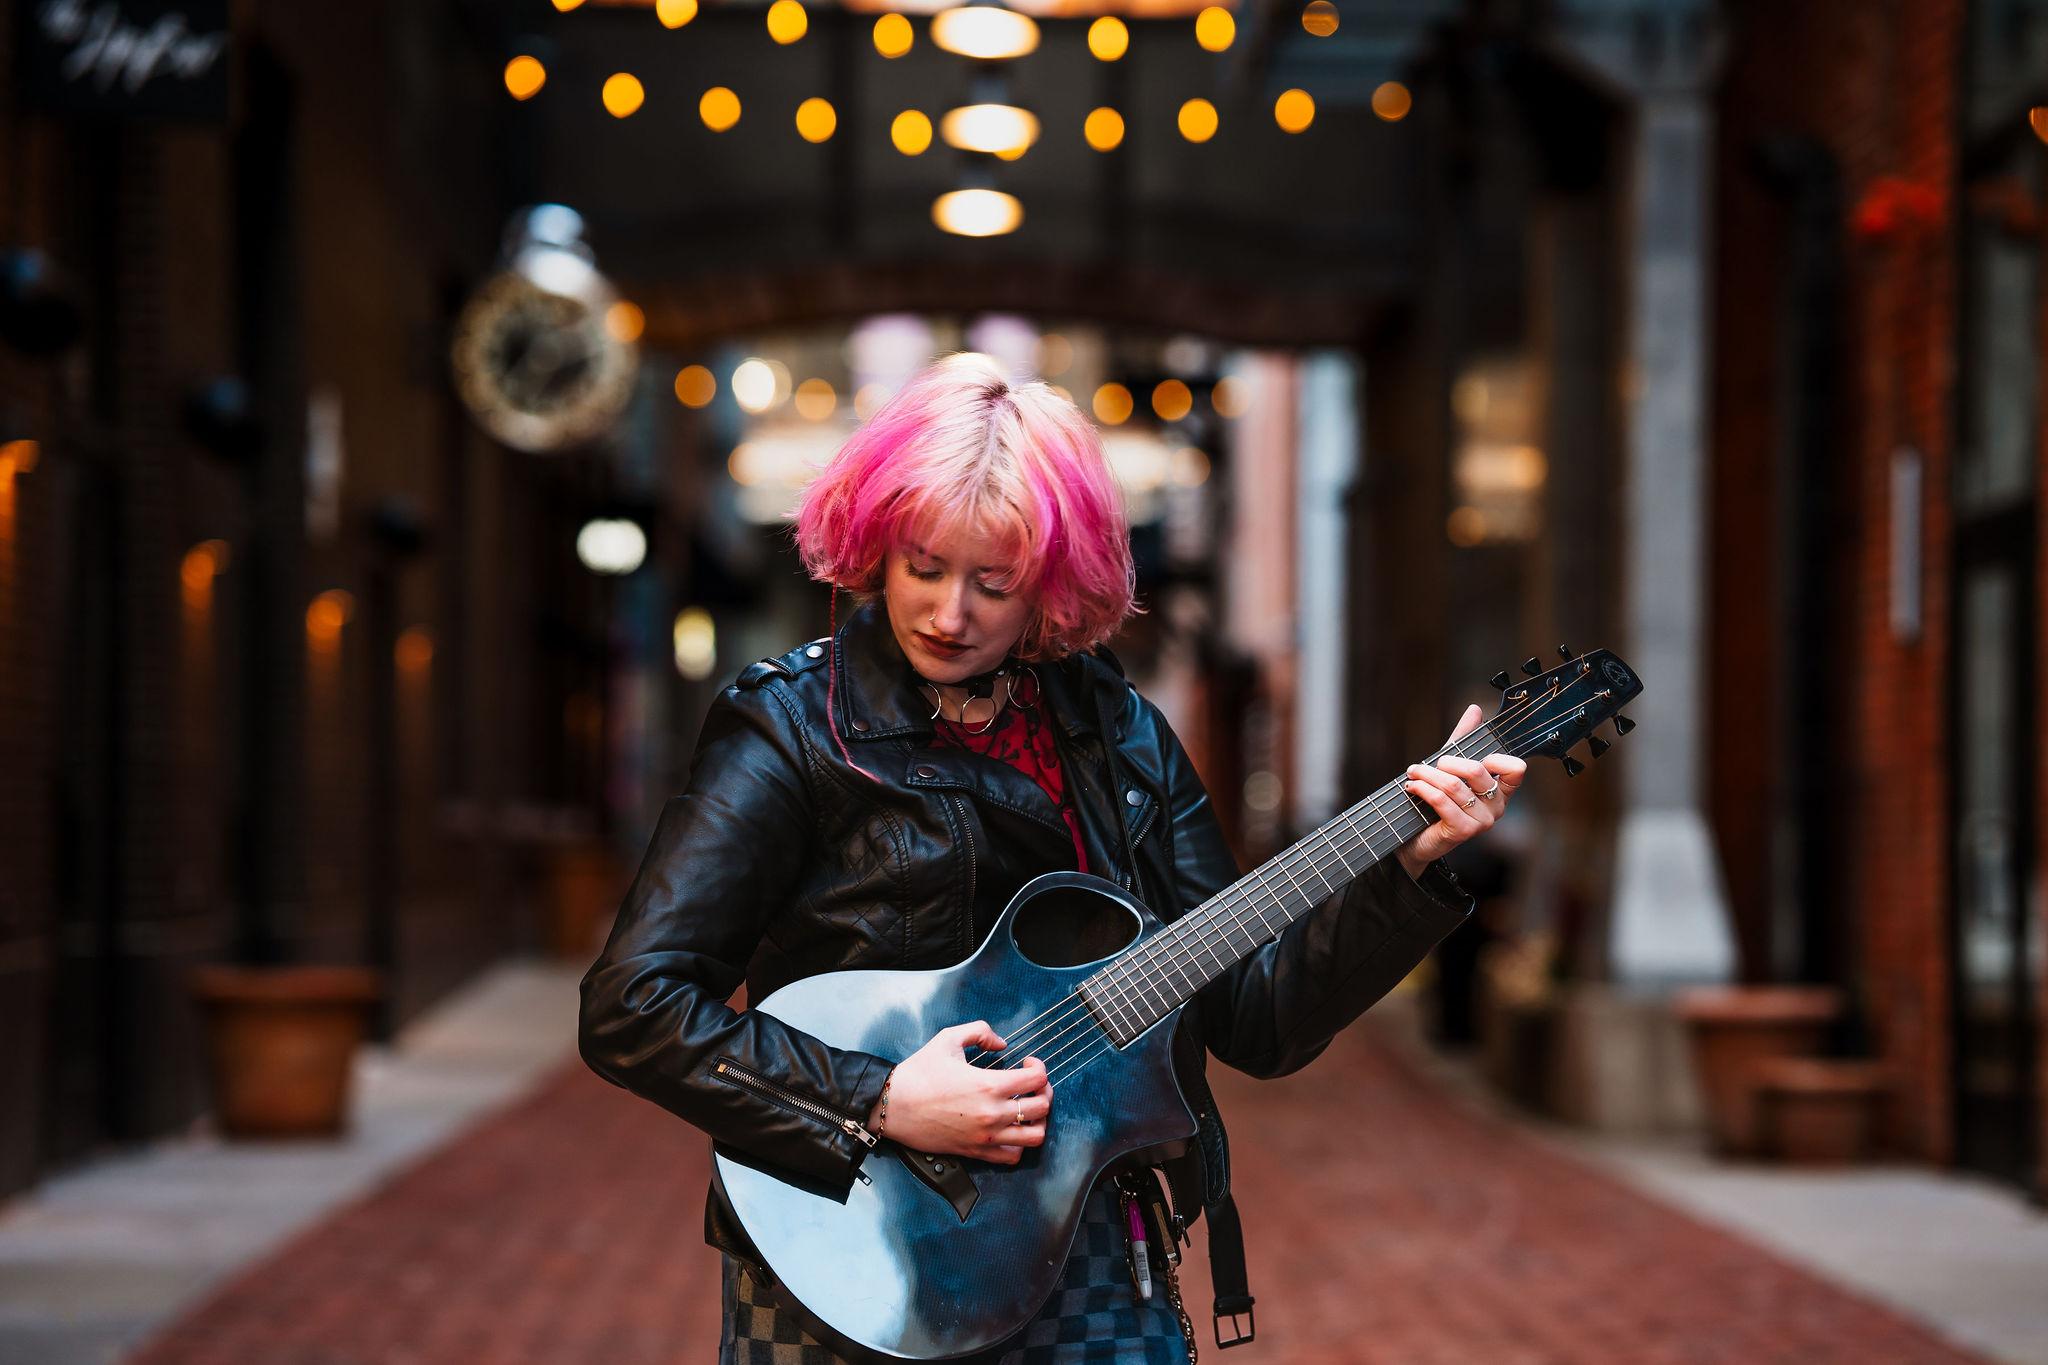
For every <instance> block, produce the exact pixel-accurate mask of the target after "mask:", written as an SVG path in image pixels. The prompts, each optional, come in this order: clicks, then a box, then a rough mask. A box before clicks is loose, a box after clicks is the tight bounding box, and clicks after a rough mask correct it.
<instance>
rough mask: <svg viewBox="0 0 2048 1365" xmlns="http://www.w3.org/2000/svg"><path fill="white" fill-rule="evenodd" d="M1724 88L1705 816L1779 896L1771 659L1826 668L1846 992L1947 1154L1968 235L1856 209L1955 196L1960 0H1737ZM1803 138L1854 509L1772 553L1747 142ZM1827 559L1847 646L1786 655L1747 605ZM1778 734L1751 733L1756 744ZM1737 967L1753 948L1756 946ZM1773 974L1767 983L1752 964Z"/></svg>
mask: <svg viewBox="0 0 2048 1365" xmlns="http://www.w3.org/2000/svg"><path fill="white" fill-rule="evenodd" d="M1729 13H1730V19H1731V30H1732V32H1733V33H1734V34H1735V35H1736V39H1735V46H1734V48H1733V50H1732V51H1731V60H1730V65H1729V70H1728V77H1727V81H1726V86H1725V89H1724V93H1723V98H1722V124H1723V136H1724V144H1723V154H1722V167H1721V176H1722V182H1721V193H1720V195H1719V200H1718V202H1719V220H1718V224H1717V226H1718V230H1719V236H1720V242H1719V244H1718V248H1717V260H1716V271H1717V294H1716V307H1717V315H1718V322H1717V329H1718V331H1717V339H1716V351H1715V359H1716V379H1715V385H1716V389H1715V398H1714V415H1715V422H1714V442H1715V476H1714V496H1715V499H1716V506H1715V513H1714V528H1715V529H1714V563H1715V576H1714V593H1715V611H1714V625H1713V630H1714V636H1715V657H1716V663H1717V672H1718V674H1719V676H1720V677H1721V678H1722V679H1724V680H1727V681H1726V683H1725V684H1724V685H1723V687H1722V690H1721V693H1720V695H1719V697H1718V701H1717V704H1716V706H1715V708H1714V712H1713V716H1712V719H1711V722H1710V723H1711V724H1712V726H1713V728H1714V732H1715V733H1714V741H1713V752H1714V753H1715V754H1716V771H1715V773H1714V776H1713V784H1712V791H1713V807H1714V816H1715V822H1716V826H1717V830H1718V833H1719V836H1720V839H1721V844H1722V849H1723V854H1724V857H1725V858H1726V861H1727V865H1728V881H1729V886H1730V889H1731V893H1732V894H1733V895H1735V896H1736V897H1737V898H1738V899H1741V898H1758V899H1764V898H1767V897H1768V895H1769V886H1770V877H1771V869H1770V867H1769V865H1768V863H1769V856H1770V847H1769V835H1768V831H1767V829H1766V828H1765V827H1764V825H1763V822H1762V819H1761V817H1762V815H1763V814H1764V813H1765V812H1764V810H1763V808H1762V803H1760V802H1759V801H1758V800H1757V795H1756V794H1757V793H1759V792H1762V791H1766V790H1768V789H1769V788H1770V786H1771V784H1773V783H1775V782H1779V781H1782V780H1783V773H1782V771H1781V769H1780V766H1779V765H1780V764H1781V763H1782V761H1783V755H1784V753H1785V750H1786V747H1787V745H1786V743H1785V741H1786V736H1785V735H1784V734H1783V733H1782V731H1777V732H1774V731H1772V730H1771V728H1770V727H1771V724H1772V722H1770V721H1768V720H1766V721H1764V722H1762V725H1761V730H1760V728H1759V722H1758V720H1757V717H1759V716H1768V715H1769V707H1768V705H1767V704H1766V703H1767V702H1768V699H1769V698H1770V697H1771V696H1772V695H1773V690H1774V689H1775V688H1776V687H1777V685H1778V681H1777V670H1780V669H1820V670H1823V671H1824V673H1825V674H1826V676H1827V677H1828V678H1829V679H1831V680H1832V683H1831V686H1832V688H1833V693H1834V695H1835V696H1836V697H1837V698H1839V707H1838V708H1837V715H1836V716H1835V717H1834V719H1833V723H1834V724H1838V725H1839V726H1840V727H1841V728H1840V730H1839V732H1838V734H1837V735H1836V736H1835V738H1834V740H1833V743H1832V745H1831V747H1832V749H1833V751H1834V752H1835V753H1836V754H1837V755H1838V756H1839V759H1840V767H1839V770H1838V771H1834V772H1831V773H1829V774H1827V776H1826V783H1827V790H1828V791H1829V792H1831V793H1834V794H1836V795H1837V796H1838V797H1839V799H1840V801H1841V803H1842V820H1843V829H1844V841H1843V842H1844V845H1845V856H1844V857H1842V858H1841V860H1840V861H1839V863H1838V864H1837V866H1836V867H1834V868H1832V869H1830V871H1831V875H1832V876H1833V877H1834V878H1835V879H1836V883H1837V885H1838V886H1839V890H1840V896H1841V905H1842V907H1843V909H1844V919H1845V923H1844V925H1843V928H1844V930H1845V942H1844V944H1843V953H1842V956H1841V958H1840V960H1839V963H1838V970H1839V972H1840V974H1841V975H1840V979H1841V980H1842V981H1843V982H1844V984H1846V985H1848V986H1849V987H1850V989H1851V993H1852V997H1853V998H1854V1000H1855V1002H1856V1005H1857V1009H1858V1015H1859V1019H1858V1022H1859V1024H1860V1025H1861V1026H1862V1027H1863V1028H1864V1029H1865V1030H1867V1041H1868V1043H1869V1044H1870V1046H1871V1047H1872V1048H1873V1049H1874V1051H1875V1052H1876V1053H1877V1055H1879V1056H1881V1057H1883V1058H1884V1059H1886V1060H1887V1061H1888V1062H1890V1063H1891V1064H1892V1065H1893V1066H1894V1067H1895V1068H1897V1075H1898V1077H1899V1081H1900V1084H1899V1086H1898V1088H1897V1090H1896V1092H1895V1096H1894V1103H1893V1106H1892V1110H1891V1113H1890V1115H1889V1125H1888V1126H1889V1129H1890V1135H1891V1138H1892V1141H1893V1142H1894V1143H1895V1144H1896V1145H1897V1146H1898V1147H1900V1148H1901V1149H1903V1150H1904V1151H1906V1152H1909V1153H1913V1154H1917V1155H1920V1156H1923V1157H1926V1158H1929V1159H1932V1160H1934V1161H1938V1162H1939V1161H1946V1160H1948V1159H1949V1157H1950V1154H1951V1152H1952V1149H1953V1133H1952V1131H1951V1127H1952V1125H1951V1120H1950V1099H1949V1093H1950V1080H1949V1065H1948V1057H1949V1049H1950V1030H1949V1023H1948V1010H1949V999H1948V996H1949V987H1948V973H1949V962H1948V951H1947V929H1946V925H1947V916H1948V913H1949V905H1950V889H1949V887H1950V880H1949V878H1950V874H1949V860H1948V856H1947V852H1946V843H1947V831H1948V825H1949V814H1948V800H1949V795H1948V793H1949V782H1950V773H1949V766H1948V759H1947V755H1946V752H1945V741H1946V729H1947V724H1948V714H1949V701H1948V695H1947V684H1946V676H1945V671H1946V669H1947V666H1948V638H1949V622H1948V603H1949V591H1950V588H1949V578H1948V573H1947V565H1948V560H1949V556H1948V534H1949V517H1948V509H1947V489H1948V481H1949V460H1950V446H1951V444H1952V426H1953V422H1952V418H1951V416H1950V413H1951V407H1952V392H1951V390H1952V378H1951V375H1950V368H1951V361H1950V359H1949V358H1950V357H1952V356H1953V355H1954V353H1955V334H1954V333H1955V324H1954V316H1953V314H1954V298H1955V244H1954V241H1953V237H1952V235H1951V233H1950V232H1949V230H1948V229H1947V227H1946V226H1944V225H1937V226H1936V227H1935V228H1934V229H1933V230H1932V231H1927V232H1916V231H1903V232H1896V233H1884V234H1875V235H1872V234H1859V233H1857V232H1856V231H1855V230H1854V229H1853V228H1852V226H1851V222H1850V219H1851V218H1853V211H1854V206H1855V205H1856V204H1857V203H1858V202H1859V200H1860V199H1861V198H1862V197H1863V196H1865V195H1866V194H1867V193H1869V192H1870V190H1871V188H1872V186H1873V185H1874V184H1876V183H1877V182H1879V181H1880V180H1881V178H1885V177H1896V178H1899V179H1902V180H1903V181H1905V182H1907V183H1909V184H1912V185H1915V186H1924V187H1926V189H1928V190H1930V191H1932V193H1933V194H1934V195H1935V196H1936V197H1937V199H1938V201H1939V203H1940V204H1942V205H1944V206H1946V205H1950V204H1952V203H1953V202H1954V186H1955V177H1956V164H1955V161H1956V134H1955V129H1956V119H1955V109H1954V105H1955V96H1956V79H1957V69H1958V60H1959V43H1960V39H1961V25H1962V21H1963V17H1964V16H1963V7H1962V4H1961V3H1960V0H1900V3H1897V4H1892V5H1865V4H1859V3H1854V2H1853V0H1826V2H1825V3H1814V4H1808V5H1799V6H1780V5H1772V4H1768V3H1738V4H1735V5H1733V6H1731V7H1730V11H1729ZM1773 135H1796V136H1798V137H1803V138H1807V139H1811V140H1812V141H1813V142H1814V143H1816V144H1818V145H1819V146H1821V147H1823V148H1824V149H1825V150H1826V152H1827V153H1828V154H1829V155H1830V156H1831V157H1832V159H1833V161H1834V163H1835V165H1836V167H1837V168H1838V171H1839V174H1840V177H1841V189H1842V199H1843V204H1844V209H1845V212H1844V222H1843V223H1842V226H1841V242H1840V250H1841V253H1842V255H1841V263H1842V266H1843V269H1844V274H1843V278H1842V285H1843V298H1842V308H1841V311H1842V317H1841V319H1840V327H1839V333H1838V334H1839V336H1840V338H1841V347H1840V360H1839V365H1840V370H1839V375H1838V390H1839V394H1840V398H1841V400H1842V410H1841V412H1840V421H1841V425H1840V427H1839V428H1838V432H1837V435H1836V437H1835V445H1834V451H1835V458H1836V459H1837V460H1838V461H1839V464H1840V467H1839V470H1838V472H1837V475H1836V477H1835V478H1833V479H1832V480H1831V481H1830V485H1829V493H1830V496H1831V497H1832V498H1833V499H1835V500H1836V501H1837V502H1838V504H1839V509H1840V514H1839V516H1837V517H1835V518H1833V519H1832V520H1831V521H1830V523H1829V524H1830V528H1831V532H1832V533H1831V534H1830V535H1829V536H1827V537H1826V541H1827V543H1824V544H1818V545H1813V546H1810V547H1809V553H1810V555H1811V556H1812V558H1810V559H1808V560H1807V561H1806V562H1803V563H1802V562H1797V561H1795V562H1792V563H1789V564H1773V563H1771V562H1769V560H1768V559H1765V558H1760V557H1759V555H1758V553H1757V549H1756V542H1757V537H1758V535H1759V528H1761V527H1767V526H1768V525H1769V524H1770V519H1771V517H1772V516H1773V514H1774V512H1775V509H1776V506H1777V504H1776V502H1775V499H1777V498H1779V497H1782V496H1784V490H1783V488H1782V487H1780V486H1778V485H1777V483H1776V482H1775V481H1774V469H1773V467H1772V466H1771V463H1770V454H1771V452H1772V451H1773V450H1774V449H1775V448H1776V446H1775V441H1776V439H1777V437H1776V435H1775V431H1776V428H1775V425H1774V424H1775V423H1777V422H1778V421H1779V420H1780V418H1781V417H1782V415H1783V414H1782V413H1781V412H1780V411H1779V406H1778V405H1779V403H1780V401H1781V396H1782V391H1781V389H1780V388H1779V384H1780V382H1781V380H1782V369H1781V368H1775V367H1776V366H1778V365H1779V363H1780V362H1782V356H1779V355H1777V353H1776V348H1775V346H1774V341H1773V329H1774V325H1775V320H1776V318H1777V312H1776V310H1777V308H1778V307H1779V302H1778V295H1777V293H1776V288H1777V286H1778V284H1779V282H1780V279H1781V275H1780V272H1782V271H1783V270H1784V269H1785V266H1786V262H1785V256H1784V243H1785V240H1786V233H1787V231H1788V227H1787V224H1786V223H1785V221H1784V220H1783V210H1782V208H1781V207H1778V206H1774V205H1773V203H1772V202H1771V199H1770V196H1769V195H1768V194H1767V193H1766V192H1765V191H1764V190H1763V189H1762V188H1761V187H1760V186H1759V184H1758V182H1757V181H1756V178H1755V174H1754V170H1753V165H1752V163H1751V162H1750V161H1749V160H1748V159H1747V158H1750V157H1753V156H1754V154H1755V152H1754V148H1755V144H1756V140H1757V139H1759V138H1761V137H1768V136H1773ZM1900 445H1911V446H1913V447H1915V448H1917V449H1919V450H1920V451H1922V452H1923V454H1924V456H1925V459H1926V465H1925V489H1926V520H1925V539H1924V544H1923V553H1924V563H1925V575H1924V579H1923V583H1922V611H1923V622H1924V625H1923V629H1922V632H1921V635H1920V637H1919V639H1918V640H1916V641H1908V642H1901V641H1898V640H1896V639H1894V637H1893V633H1892V629H1891V625H1890V619H1889V611H1890V574H1891V551H1890V517H1891V508H1890V501H1891V499H1890V466H1891V456H1892V452H1893V451H1894V449H1895V448H1897V447H1898V446H1900ZM1823 556H1838V557H1839V558H1838V559H1837V560H1836V562H1835V563H1834V564H1833V565H1832V566H1831V567H1832V568H1833V570H1834V571H1835V574H1836V581H1837V582H1838V583H1839V592H1838V594H1837V596H1836V599H1835V601H1834V602H1833V603H1832V604H1831V608H1832V609H1833V611H1835V612H1838V613H1839V617H1838V619H1839V622H1840V627H1841V632H1842V633H1841V639H1842V643H1843V645H1844V647H1845V648H1844V650H1843V652H1841V653H1839V654H1836V653H1825V652H1816V653H1813V654H1800V655H1785V656H1781V655H1779V654H1778V653H1777V652H1776V650H1775V647H1774V645H1773V642H1772V641H1771V639H1770V638H1769V637H1768V634H1767V633H1766V631H1765V630H1764V627H1763V624H1762V623H1761V622H1760V621H1759V620H1758V619H1757V615H1756V612H1755V610H1754V604H1756V603H1758V602H1769V601H1772V600H1774V599H1775V598H1776V597H1777V596H1779V595H1781V594H1783V593H1784V592H1785V591H1787V589H1788V581H1787V575H1789V574H1795V573H1806V572H1814V571H1816V569H1817V566H1818V565H1819V564H1820V563H1821V557H1823ZM1759 733H1761V734H1762V735H1763V736H1765V738H1764V740H1763V741H1761V742H1760V741H1759V739H1758V735H1759ZM1746 937H1747V939H1748V944H1749V950H1748V952H1747V953H1746V958H1750V959H1754V958H1755V957H1756V956H1758V955H1760V954H1761V953H1762V951H1763V949H1762V947H1761V945H1760V944H1758V943H1757V938H1758V934H1757V933H1756V932H1754V931H1753V932H1752V933H1751V934H1750V935H1748V936H1746ZM1757 974H1759V975H1761V973H1757Z"/></svg>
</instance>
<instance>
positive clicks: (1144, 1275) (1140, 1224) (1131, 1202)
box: [1124, 1195, 1152, 1303]
mask: <svg viewBox="0 0 2048 1365" xmlns="http://www.w3.org/2000/svg"><path fill="white" fill-rule="evenodd" d="M1124 1212H1125V1213H1126V1214H1128V1215H1129V1216H1130V1221H1131V1281H1132V1283H1134V1284H1135V1285H1137V1286H1138V1297H1139V1298H1141V1299H1144V1300H1145V1301H1147V1302H1148V1303H1149V1302H1150V1301H1151V1299H1152V1258H1151V1257H1150V1256H1148V1255H1146V1254H1145V1219H1144V1217H1143V1216H1142V1215H1141V1214H1140V1213H1139V1212H1138V1201H1137V1200H1135V1199H1133V1198H1131V1197H1130V1196H1129V1195H1125V1196H1124Z"/></svg>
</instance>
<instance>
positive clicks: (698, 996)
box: [577, 684, 892, 1191]
mask: <svg viewBox="0 0 2048 1365" xmlns="http://www.w3.org/2000/svg"><path fill="white" fill-rule="evenodd" d="M803 745H804V739H803V735H802V733H801V731H800V730H799V729H798V728H797V722H796V720H795V719H794V717H793V716H792V715H791V714H790V712H789V711H788V709H787V708H786V706H785V704H784V703H783V702H782V701H781V700H780V699H779V698H777V697H776V696H775V695H774V691H773V684H769V685H765V686H760V687H740V686H733V687H728V688H727V689H726V690H725V691H724V692H723V693H722V694H721V695H720V697H719V699H718V700H717V701H716V702H714V703H713V704H712V706H711V709H710V712H709V713H708V714H707V716H706V717H705V721H704V728H703V732H702V734H701V735H700V737H699V739H698V742H697V749H696V753H695V755H694V757H693V758H692V759H691V764H690V778H689V785H688V788H687V789H686V790H685V791H684V792H683V794H682V795H680V796H677V797H673V798H671V799H670V800H669V802H668V803H667V805H666V806H665V807H664V808H663V810H662V813H661V819H660V821H659V823H658V824H657V825H656V827H655V831H654V837H653V839H652V840H651V841H650V842H649V844H648V846H647V853H646V856H645V857H644V858H643V860H642V861H641V864H640V870H639V873H638V875H637V876H636V877H635V878H634V881H633V885H632V887H631V889H630V890H628V891H627V893H626V899H625V903H624V904H623V905H622V906H621V907H620V908H619V914H618V919H617V920H616V922H615V923H614V924H613V926H612V931H611V935H610V937H609V938H608V939H607V940H606V942H605V946H604V951H603V953H602V954H600V955H599V957H598V959H597V961H596V962H594V963H593V964H591V967H590V970H589V971H588V972H586V973H585V974H584V976H583V982H582V1009H581V1014H580V1017H579V1020H578V1027H577V1044H578V1048H579V1050H580V1051H581V1053H582V1055H583V1060H584V1061H585V1062H586V1063H587V1064H588V1065H589V1066H590V1068H591V1070H593V1071H595V1072H597V1074H598V1075H600V1076H602V1077H604V1078H605V1079H606V1080H608V1081H610V1082H612V1083H613V1084H615V1085H620V1086H623V1087H625V1088H626V1089H628V1090H630V1091H632V1092H633V1093H634V1094H636V1095H639V1096H641V1097H642V1098H645V1099H649V1100H652V1101H653V1102H654V1103H656V1104H658V1105H660V1106H661V1107H662V1108H664V1109H667V1110H668V1111H669V1112H671V1113H673V1114H676V1115H679V1116H680V1117H682V1118H684V1119H687V1120H688V1121H689V1122H691V1123H693V1124H695V1125H696V1126H697V1127H699V1128H702V1129H703V1130H704V1131H705V1132H707V1133H709V1134H710V1135H711V1136H712V1137H714V1138H716V1139H718V1140H719V1141H721V1142H726V1143H730V1144H732V1145H733V1146H734V1147H737V1148H739V1149H741V1150H743V1151H745V1152H747V1153H749V1154H750V1155H753V1156H755V1157H758V1158H759V1159H761V1160H763V1161H766V1162H770V1163H773V1164H775V1165H779V1166H782V1167H785V1168H787V1169H789V1170H791V1171H793V1172H797V1173H800V1174H802V1175H805V1176H809V1177H811V1178H813V1179H815V1180H818V1181H821V1182H824V1183H825V1184H826V1185H827V1186H828V1187H830V1188H832V1189H836V1190H840V1191H844V1190H845V1189H847V1188H849V1187H850V1186H851V1185H852V1183H853V1178H854V1172H855V1170H856V1169H857V1168H858V1167H859V1165H860V1161H861V1158H862V1157H863V1156H864V1155H865V1154H866V1152H867V1148H866V1146H865V1145H864V1144H863V1143H861V1142H860V1141H859V1139H858V1138H856V1137H855V1136H854V1134H853V1133H852V1132H851V1131H850V1130H849V1129H847V1128H846V1127H845V1126H844V1123H845V1121H846V1120H848V1119H851V1120H852V1121H853V1122H855V1123H857V1124H865V1123H866V1121H867V1116H868V1114H869V1112H870V1111H871V1110H872V1109H873V1108H874V1104H875V1101H876V1100H877V1098H878V1097H879V1096H880V1093H881V1089H882V1082H883V1080H884V1079H885V1078H886V1077H887V1075H888V1073H889V1068H890V1066H891V1065H892V1063H890V1062H889V1061H887V1060H886V1059H884V1058H881V1057H877V1056H874V1055H872V1054H869V1053H864V1052H850V1051H842V1050H841V1049H838V1048H834V1047H830V1046H827V1045H826V1044H825V1043H823V1042H821V1041H819V1040H818V1039H817V1038H816V1037H813V1036H812V1035H810V1034H808V1033H805V1032H803V1031H802V1030H799V1029H795V1028H792V1027H790V1026H789V1025H786V1024H784V1023H782V1022H781V1021H779V1020H777V1019H775V1018H773V1017H771V1016H769V1015H767V1014H763V1013H762V1012H760V1011H759V1010H747V1011H746V1012H744V1013H740V1012H735V1011H734V1010H732V1009H730V1008H729V1007H728V1006H727V1005H726V1004H725V1001H726V1000H728V999H729V998H730V997H731V996H732V994H733V992H734V991H735V990H737V989H738V988H739V986H740V983H741V981H742V980H744V979H745V973H746V965H747V962H748V960H749V959H750V958H751V957H752V956H753V953H754V949H755V946H756V945H757V944H758V943H759V942H760V940H761V936H762V933H763V932H764V929H765V927H766V925H767V924H768V922H769V920H770V918H771V917H772V916H773V915H774V914H775V913H776V912H777V911H778V910H779V909H780V908H781V907H782V906H783V905H785V904H786V903H787V901H788V899H789V897H790V895H791V894H792V892H793V890H794V889H795V886H796V882H797V877H798V876H799V874H800V871H801V869H802V867H803V866H804V855H805V853H806V852H807V851H808V850H809V849H810V847H811V845H812V842H813V831H814V830H815V828H816V825H815V821H814V819H813V808H812V803H811V797H810V793H809V788H808V786H807V784H806V782H805V780H804V779H805V755H804V749H803ZM721 1063H723V1064H724V1069H723V1070H721V1069H720V1068H721ZM734 1064H737V1067H739V1068H744V1071H739V1070H735V1066H734ZM807 1106H815V1108H810V1107H807ZM817 1110H823V1111H824V1114H822V1115H821V1114H820V1113H818V1112H817ZM828 1116H829V1117H828Z"/></svg>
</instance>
